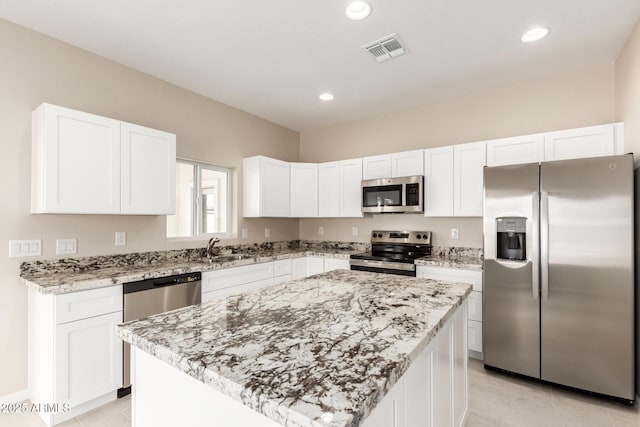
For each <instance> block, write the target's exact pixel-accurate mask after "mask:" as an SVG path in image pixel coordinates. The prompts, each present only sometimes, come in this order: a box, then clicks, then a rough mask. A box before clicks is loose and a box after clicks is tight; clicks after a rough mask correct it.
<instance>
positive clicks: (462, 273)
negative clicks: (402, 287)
mask: <svg viewBox="0 0 640 427" xmlns="http://www.w3.org/2000/svg"><path fill="white" fill-rule="evenodd" d="M417 273H418V277H422V278H425V279H435V280H447V281H449V282H463V283H471V284H472V285H473V290H474V291H478V292H481V291H482V271H477V270H463V269H459V268H446V267H426V266H418V271H417Z"/></svg>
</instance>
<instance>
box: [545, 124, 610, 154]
mask: <svg viewBox="0 0 640 427" xmlns="http://www.w3.org/2000/svg"><path fill="white" fill-rule="evenodd" d="M614 154H616V142H615V125H614V124H610V125H601V126H590V127H585V128H578V129H569V130H563V131H559V132H551V133H547V134H545V135H544V160H545V161H549V160H565V159H578V158H583V157H597V156H613V155H614Z"/></svg>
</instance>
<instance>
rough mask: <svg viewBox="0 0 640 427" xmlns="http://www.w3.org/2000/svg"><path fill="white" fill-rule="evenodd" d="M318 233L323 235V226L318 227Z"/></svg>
mask: <svg viewBox="0 0 640 427" xmlns="http://www.w3.org/2000/svg"><path fill="white" fill-rule="evenodd" d="M318 235H320V236H324V227H322V226H321V227H318Z"/></svg>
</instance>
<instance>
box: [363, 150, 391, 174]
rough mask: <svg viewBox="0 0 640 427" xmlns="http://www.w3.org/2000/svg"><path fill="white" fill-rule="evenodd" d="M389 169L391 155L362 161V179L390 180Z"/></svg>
mask: <svg viewBox="0 0 640 427" xmlns="http://www.w3.org/2000/svg"><path fill="white" fill-rule="evenodd" d="M391 169H392V168H391V154H383V155H382V156H372V157H365V158H364V159H362V179H379V178H390V177H391Z"/></svg>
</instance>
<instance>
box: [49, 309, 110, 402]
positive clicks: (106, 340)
mask: <svg viewBox="0 0 640 427" xmlns="http://www.w3.org/2000/svg"><path fill="white" fill-rule="evenodd" d="M120 323H122V312H121V311H119V312H116V313H111V314H105V315H102V316H97V317H91V318H89V319H84V320H78V321H75V322H69V323H65V324H62V325H58V326H56V335H55V349H56V351H55V361H54V363H55V378H56V381H55V401H56V402H60V403H62V402H68V403H69V404H70V405H71V406H72V407H74V406H77V405H79V404H81V403H84V402H87V401H89V400H92V399H94V398H96V397H100V396H102V395H104V394H106V393H109V392H113V391H115V390H117V389H118V388H120V387H121V386H122V340H121V339H120V338H119V337H118V336H117V334H116V325H118V324H120Z"/></svg>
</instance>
